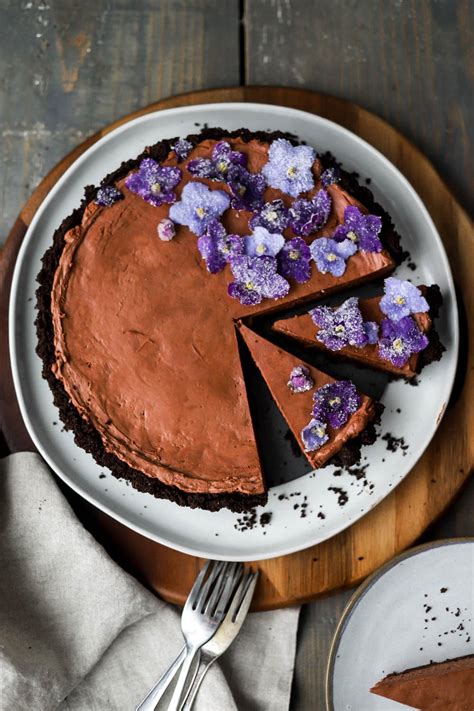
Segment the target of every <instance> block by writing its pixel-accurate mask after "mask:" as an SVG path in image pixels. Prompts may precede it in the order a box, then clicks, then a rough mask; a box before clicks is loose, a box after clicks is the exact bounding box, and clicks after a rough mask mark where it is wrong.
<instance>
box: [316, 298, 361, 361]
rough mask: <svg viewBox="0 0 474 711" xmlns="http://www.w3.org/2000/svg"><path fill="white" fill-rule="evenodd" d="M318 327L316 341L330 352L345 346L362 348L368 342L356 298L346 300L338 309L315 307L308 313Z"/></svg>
mask: <svg viewBox="0 0 474 711" xmlns="http://www.w3.org/2000/svg"><path fill="white" fill-rule="evenodd" d="M309 313H310V315H311V318H312V319H313V322H314V323H315V324H316V326H319V330H318V332H317V334H316V339H317V340H318V341H320V342H321V343H323V344H324V345H325V346H326V348H329V350H331V351H340V350H341V348H344V347H345V346H355V347H356V348H362V347H363V346H365V345H366V344H367V342H368V337H367V334H366V331H365V328H364V321H363V319H362V314H361V312H360V309H359V300H358V299H357V297H355V296H354V297H352V298H350V299H347V300H346V301H345V302H344V303H343V304H342V305H341V306H339V308H331V307H330V306H316V308H314V309H312V311H310V312H309Z"/></svg>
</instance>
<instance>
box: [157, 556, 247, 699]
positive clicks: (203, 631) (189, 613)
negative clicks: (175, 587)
mask: <svg viewBox="0 0 474 711" xmlns="http://www.w3.org/2000/svg"><path fill="white" fill-rule="evenodd" d="M242 568H243V566H242V564H241V563H223V564H222V566H219V564H217V566H216V568H215V569H213V571H212V573H211V574H210V576H209V578H208V580H207V581H206V582H205V583H204V585H203V586H202V589H201V590H200V592H199V594H198V595H192V594H191V595H190V596H189V598H188V600H187V601H186V605H185V606H184V609H183V614H182V615H181V631H182V633H183V637H184V639H185V642H186V650H187V653H186V658H185V660H184V662H183V666H182V667H181V672H180V675H179V678H178V682H177V684H176V687H175V689H174V692H173V696H172V698H171V701H170V705H169V706H168V711H180V709H181V706H182V704H183V703H184V698H183V694H184V690H185V687H186V682H187V679H188V675H189V673H190V671H191V668H192V666H193V661H194V658H195V657H196V655H197V654H198V653H199V652H200V650H201V647H203V645H205V644H206V642H208V641H209V640H210V639H211V637H213V635H214V634H215V633H216V631H217V629H218V627H219V625H220V624H221V622H222V620H223V619H224V616H225V613H226V611H227V607H228V604H229V602H230V600H231V597H232V595H233V594H234V591H235V588H236V586H237V584H238V582H239V580H240V577H241V574H242ZM214 570H217V571H218V572H217V573H214Z"/></svg>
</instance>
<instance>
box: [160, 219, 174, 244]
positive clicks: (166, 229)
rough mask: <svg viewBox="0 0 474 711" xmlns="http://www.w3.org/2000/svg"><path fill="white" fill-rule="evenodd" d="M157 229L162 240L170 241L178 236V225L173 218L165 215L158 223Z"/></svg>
mask: <svg viewBox="0 0 474 711" xmlns="http://www.w3.org/2000/svg"><path fill="white" fill-rule="evenodd" d="M156 231H157V232H158V237H159V238H160V239H161V241H162V242H170V240H172V239H173V237H175V236H176V225H175V224H174V222H173V220H170V219H168V218H167V217H164V218H163V219H162V220H160V222H159V223H158V226H157V228H156Z"/></svg>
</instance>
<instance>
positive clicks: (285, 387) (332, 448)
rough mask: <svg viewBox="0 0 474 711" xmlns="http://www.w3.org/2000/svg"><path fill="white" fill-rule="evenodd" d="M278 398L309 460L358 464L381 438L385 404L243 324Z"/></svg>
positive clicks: (314, 463) (249, 345) (318, 463)
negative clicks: (378, 424) (362, 450)
mask: <svg viewBox="0 0 474 711" xmlns="http://www.w3.org/2000/svg"><path fill="white" fill-rule="evenodd" d="M239 329H240V333H241V335H242V337H243V339H244V342H245V344H246V346H247V348H248V350H249V351H250V355H251V356H252V359H253V360H254V362H255V364H256V366H257V368H258V369H259V371H260V373H261V375H262V377H263V379H264V380H265V382H266V384H267V386H268V389H269V390H270V392H271V394H272V396H273V399H274V400H275V402H276V404H277V406H278V408H279V410H280V412H281V413H282V415H283V417H284V418H285V420H286V422H287V423H288V427H289V428H290V430H291V431H292V433H293V435H294V436H295V438H296V440H297V442H298V444H299V446H300V447H301V449H302V450H303V452H304V454H305V455H306V457H307V459H308V461H309V463H310V464H311V465H312V466H313V467H314V468H315V469H317V468H319V467H322V466H323V465H324V464H326V463H327V462H328V461H329V460H332V461H333V462H334V463H337V464H339V465H348V466H349V465H351V464H355V463H356V462H357V461H358V460H359V456H360V447H361V445H362V444H372V443H373V442H374V441H375V436H376V435H375V428H374V424H375V423H376V422H377V421H378V419H379V417H380V414H381V412H382V410H383V406H382V405H380V404H379V403H376V402H374V401H373V400H372V399H371V398H370V397H368V396H367V395H363V394H362V393H359V392H357V390H356V388H355V386H354V384H353V383H352V382H350V381H348V380H345V381H336V380H335V379H334V378H331V377H330V376H329V375H327V374H326V373H323V372H322V371H320V370H318V369H317V368H315V367H314V366H312V365H310V364H309V363H306V362H302V361H301V360H300V359H299V358H296V357H295V356H293V355H292V354H291V353H288V352H287V351H284V350H283V349H281V348H279V347H278V346H275V345H274V344H273V343H270V342H269V341H267V340H266V339H265V338H262V337H261V336H259V335H257V334H256V333H254V332H253V331H251V330H250V329H249V328H248V327H247V326H245V325H243V324H239Z"/></svg>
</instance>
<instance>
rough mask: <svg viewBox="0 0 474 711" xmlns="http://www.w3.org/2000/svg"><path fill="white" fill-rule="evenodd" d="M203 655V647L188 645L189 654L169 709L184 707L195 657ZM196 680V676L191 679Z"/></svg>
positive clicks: (174, 710)
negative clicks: (186, 688) (187, 685)
mask: <svg viewBox="0 0 474 711" xmlns="http://www.w3.org/2000/svg"><path fill="white" fill-rule="evenodd" d="M197 654H198V655H199V657H200V656H201V647H188V648H187V655H186V659H185V660H184V662H183V666H182V667H181V672H180V674H179V677H178V681H177V683H176V686H175V688H174V692H173V696H172V698H171V701H170V705H169V706H168V711H181V709H182V707H183V702H184V700H185V693H184V692H185V687H186V683H187V681H188V677H189V675H190V673H191V669H192V666H193V662H194V658H195V657H196V655H197ZM193 680H194V676H193V677H192V679H191V682H192V681H193Z"/></svg>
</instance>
